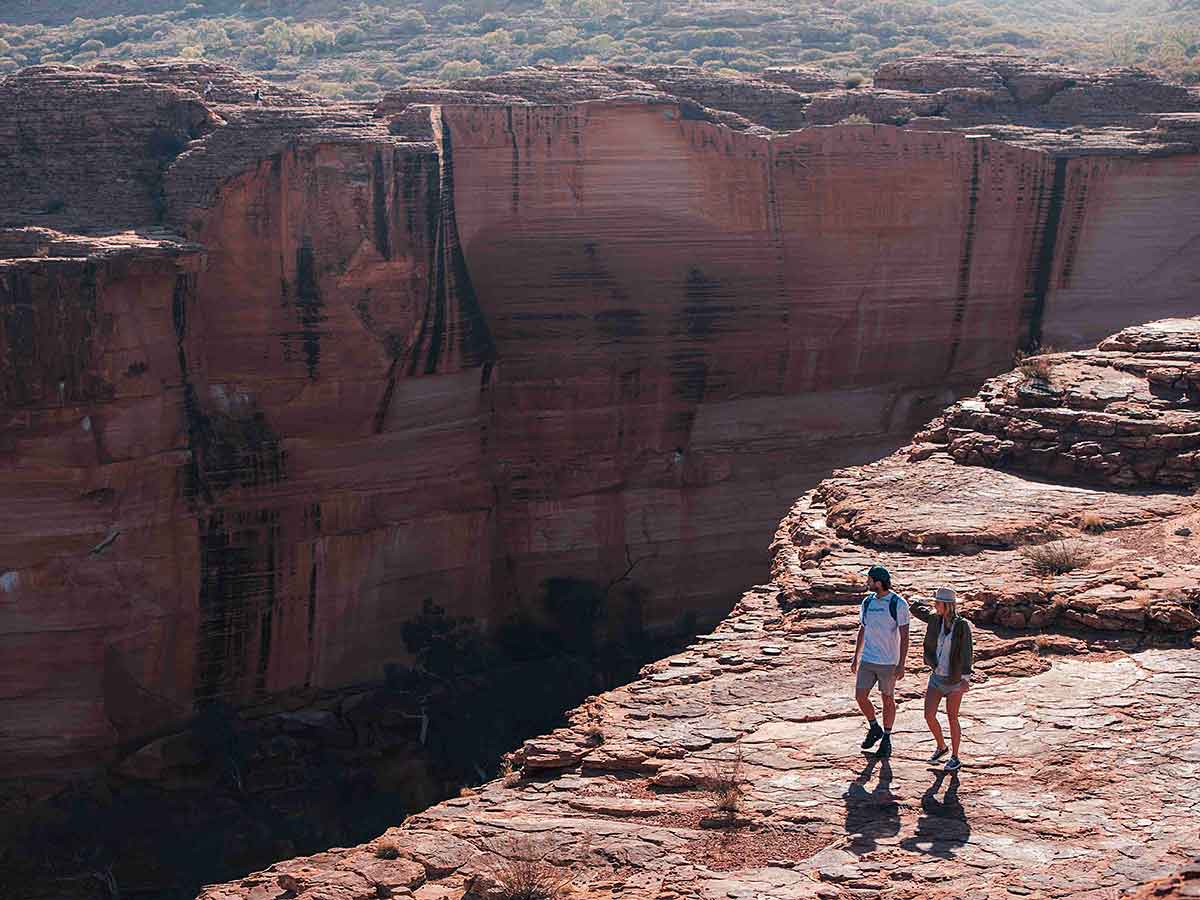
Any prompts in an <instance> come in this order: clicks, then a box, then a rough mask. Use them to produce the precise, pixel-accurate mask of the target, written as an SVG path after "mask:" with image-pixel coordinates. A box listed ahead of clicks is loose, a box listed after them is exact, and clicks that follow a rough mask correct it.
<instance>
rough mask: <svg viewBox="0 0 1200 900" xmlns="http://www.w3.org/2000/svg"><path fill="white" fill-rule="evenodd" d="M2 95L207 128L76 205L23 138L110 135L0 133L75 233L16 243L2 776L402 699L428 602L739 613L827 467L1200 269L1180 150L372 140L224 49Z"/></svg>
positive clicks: (611, 624) (2, 529)
mask: <svg viewBox="0 0 1200 900" xmlns="http://www.w3.org/2000/svg"><path fill="white" fill-rule="evenodd" d="M209 80H212V81H215V82H216V85H217V92H218V93H219V94H220V95H221V96H222V97H227V98H228V102H221V103H216V102H212V103H208V104H206V103H204V102H203V101H202V100H201V98H200V97H199V95H198V94H197V93H196V92H195V89H194V85H196V84H198V83H200V82H201V81H204V82H207V81H209ZM243 80H244V79H243ZM147 85H152V87H147ZM0 88H2V89H3V91H4V92H5V97H6V99H8V100H9V101H10V102H11V103H12V104H14V105H20V104H21V103H25V102H26V101H27V100H28V98H30V97H32V96H38V97H40V98H41V99H40V100H39V102H40V103H42V104H43V105H45V104H50V105H54V104H57V105H58V106H59V107H60V108H63V109H80V108H83V107H85V106H86V105H87V103H88V102H89V96H90V92H93V91H97V92H100V93H101V94H103V95H104V96H105V97H111V96H119V95H120V93H121V92H122V91H126V90H129V91H133V92H134V94H135V95H136V96H139V97H150V98H152V99H153V102H154V103H156V104H162V103H166V104H168V106H169V105H170V104H181V105H179V106H178V107H177V109H178V110H182V112H179V113H178V116H177V115H176V113H174V112H171V113H170V114H167V113H164V116H165V117H166V118H165V120H166V121H171V122H181V123H182V124H180V125H179V128H182V129H184V130H183V131H180V132H179V133H178V134H177V135H176V138H177V139H174V140H172V141H170V142H168V143H162V142H161V141H160V140H159V138H158V137H156V136H155V134H147V135H141V134H130V133H129V132H126V131H123V130H122V131H121V132H120V133H121V135H122V136H123V140H121V141H117V140H114V141H111V142H106V143H104V144H102V145H98V149H97V159H95V160H92V161H91V165H93V170H94V171H95V172H96V173H98V174H96V175H95V176H94V178H95V180H96V182H97V187H96V188H95V190H94V191H92V192H91V193H89V194H86V195H81V196H78V197H76V196H75V194H79V193H80V192H79V191H75V192H73V193H69V194H67V195H66V196H64V197H59V196H58V194H54V196H53V197H52V196H51V194H53V193H54V192H51V191H47V190H45V189H43V188H42V187H41V186H38V185H33V186H28V185H26V184H25V181H26V180H27V179H28V177H29V173H30V172H31V171H33V170H32V169H31V168H30V166H31V165H32V163H31V162H30V160H29V159H27V158H26V155H27V154H33V155H34V156H37V157H39V158H40V157H42V156H45V150H44V148H46V147H51V146H53V145H54V142H55V141H56V140H57V141H60V142H62V143H63V145H64V146H66V147H69V148H79V147H86V146H87V145H88V144H87V140H86V138H87V135H88V134H89V133H90V129H93V128H96V127H100V126H97V125H94V124H93V123H91V121H90V120H88V119H87V118H86V117H81V118H78V119H74V118H72V117H71V116H57V117H48V118H46V119H45V120H44V124H43V125H42V126H39V124H38V123H39V122H43V119H41V118H39V117H37V116H34V115H32V114H31V115H30V116H28V117H27V119H25V120H22V121H25V122H26V125H25V126H23V127H27V128H30V129H36V128H38V127H43V129H44V131H45V133H43V134H41V135H40V137H39V138H38V141H37V142H35V143H34V144H30V143H29V142H28V141H26V142H24V143H22V142H20V141H15V142H10V143H7V144H5V145H4V146H3V147H2V148H0V187H2V188H3V190H4V193H5V196H6V197H8V196H11V197H14V198H20V203H18V204H14V205H13V206H12V207H11V208H9V209H8V210H6V215H7V220H8V221H9V222H10V224H16V223H18V222H24V223H30V224H37V225H41V226H52V228H53V229H55V230H49V228H46V229H44V230H43V231H37V230H36V229H30V228H27V227H22V228H14V229H11V230H9V231H6V232H4V234H3V235H2V236H0V247H3V250H4V253H3V255H4V257H5V258H4V259H3V260H0V387H2V388H3V394H2V395H0V399H2V402H0V409H2V411H3V417H4V418H3V430H2V431H0V493H2V495H3V497H4V498H5V499H6V500H8V501H9V502H8V503H5V504H3V505H2V506H0V613H2V615H0V658H3V659H4V660H5V662H4V664H3V666H4V673H5V674H6V676H7V677H6V679H5V687H4V688H3V690H2V691H0V722H2V723H3V724H2V725H0V751H2V753H3V758H4V760H5V762H4V771H5V772H7V773H41V774H44V775H47V776H53V777H56V778H57V777H62V776H64V775H67V774H81V773H86V772H88V771H92V770H94V769H95V768H96V767H97V766H98V765H100V764H104V763H109V762H113V761H115V760H116V759H119V758H121V757H122V756H124V755H125V754H126V753H127V752H129V751H131V750H134V749H136V748H137V747H138V746H139V745H140V744H141V743H143V742H144V741H146V740H147V739H149V738H151V737H154V736H156V735H159V734H161V733H164V732H167V731H170V730H171V729H173V728H178V727H180V725H181V724H182V723H183V722H185V721H186V720H187V719H188V717H189V716H190V715H191V714H192V712H193V711H194V709H196V708H197V705H198V704H201V705H202V704H204V703H206V702H208V701H213V700H221V701H228V702H230V703H232V704H234V705H235V706H242V707H245V706H248V705H252V704H264V703H266V702H267V701H279V702H281V703H287V704H289V705H290V706H298V705H303V704H304V703H306V702H308V701H309V700H311V698H312V697H314V696H315V695H316V694H318V693H319V692H322V691H331V690H340V689H344V688H347V687H348V686H352V685H359V684H363V683H370V682H379V681H381V680H382V679H383V678H384V676H385V672H387V671H388V670H389V669H391V670H394V669H397V668H399V669H403V668H404V667H407V666H410V665H412V663H413V656H412V653H411V652H410V648H409V646H408V644H407V643H406V633H405V625H406V624H407V623H411V622H412V621H413V620H414V619H415V618H416V617H418V616H419V615H421V614H422V612H423V611H424V610H426V609H427V601H428V602H432V603H433V604H436V605H437V606H439V607H442V608H444V609H445V610H447V611H448V612H449V613H450V614H452V615H454V616H459V617H467V618H469V619H470V620H472V621H473V622H474V623H476V624H477V625H479V626H480V627H482V628H483V629H484V630H485V631H486V630H494V629H495V628H496V627H497V626H499V625H501V624H503V623H505V622H506V621H508V620H509V619H510V618H511V617H512V616H513V615H515V614H518V613H525V614H528V615H530V616H532V617H535V618H536V617H544V616H545V615H546V607H547V605H550V606H553V604H554V603H555V602H558V601H559V600H561V598H560V597H556V596H555V595H554V591H555V590H556V587H555V586H556V585H557V586H558V587H559V588H561V587H562V586H563V585H568V586H569V585H571V584H580V583H582V584H586V585H590V586H591V588H590V589H591V590H592V591H593V594H594V595H595V596H597V597H599V598H600V599H601V601H602V605H603V610H602V615H600V617H599V619H598V622H597V625H596V627H597V628H598V629H599V630H600V631H603V632H604V633H605V634H606V635H608V636H609V637H612V638H614V639H617V640H621V639H622V636H623V635H627V634H630V633H633V632H640V631H643V630H649V631H655V630H669V629H671V628H682V627H687V626H686V620H687V619H689V617H690V618H695V617H699V618H700V619H703V620H709V621H712V620H715V619H716V618H717V617H718V616H719V615H721V614H722V613H723V612H724V611H725V610H727V609H728V606H729V604H730V603H731V602H732V601H733V599H734V598H735V597H736V596H737V594H738V593H739V592H740V590H741V589H742V588H743V587H744V585H745V584H747V583H751V582H754V581H755V580H758V578H759V576H760V573H761V572H762V571H764V566H765V563H766V559H767V557H766V551H765V545H766V543H767V540H768V538H769V533H770V529H771V526H770V525H769V524H768V523H773V522H775V521H777V520H778V517H779V514H780V511H781V510H782V509H784V508H786V506H787V505H788V504H789V503H790V502H791V500H792V498H794V497H795V496H796V495H798V494H799V493H801V492H802V491H803V490H805V489H807V488H808V487H810V486H811V485H813V484H814V483H815V482H816V481H817V480H818V479H819V478H820V477H822V476H823V475H824V474H825V473H827V472H828V471H829V470H830V469H831V468H833V467H834V466H835V465H844V464H848V463H853V462H858V461H865V460H868V459H871V458H876V457H878V456H879V455H881V454H882V453H884V452H887V451H888V450H889V449H891V448H894V447H896V446H898V445H900V444H902V443H903V442H904V441H905V440H906V439H907V437H908V436H909V435H911V433H912V432H913V431H914V430H915V429H916V428H917V427H919V426H920V425H921V424H923V423H924V422H926V421H927V420H928V419H930V418H931V417H932V416H933V415H934V414H935V413H936V411H937V410H939V409H941V408H942V407H943V406H944V405H945V404H946V403H947V402H949V401H951V400H953V399H954V398H955V397H956V396H959V395H961V394H962V393H964V392H966V391H967V390H968V389H970V388H971V387H972V386H974V385H977V384H978V383H979V382H981V381H982V380H983V379H984V378H985V377H987V376H988V375H989V374H992V373H994V372H997V371H1000V370H1003V369H1006V368H1007V367H1008V366H1009V364H1010V362H1011V359H1012V356H1013V353H1014V352H1015V351H1016V350H1017V349H1018V348H1021V347H1027V346H1032V345H1036V344H1038V343H1039V342H1041V340H1042V339H1043V337H1045V338H1047V339H1051V340H1054V341H1056V342H1061V343H1064V344H1076V343H1078V342H1080V341H1083V340H1085V339H1090V338H1091V337H1092V336H1094V334H1095V333H1096V332H1097V330H1100V331H1110V330H1113V329H1112V327H1111V326H1112V324H1113V323H1118V324H1120V323H1125V322H1127V321H1131V320H1134V319H1144V318H1149V317H1151V316H1152V315H1169V314H1174V313H1178V312H1180V311H1182V310H1183V308H1184V307H1186V306H1187V304H1188V303H1189V298H1190V297H1194V296H1195V288H1196V287H1197V284H1198V283H1200V261H1198V255H1197V254H1195V253H1192V252H1189V247H1192V246H1194V244H1195V241H1197V240H1200V202H1198V201H1197V200H1196V198H1197V197H1200V192H1197V191H1196V190H1194V187H1195V186H1196V180H1197V178H1198V177H1200V176H1198V170H1200V166H1198V161H1200V157H1198V156H1197V153H1196V151H1195V148H1194V147H1190V148H1189V147H1182V149H1181V145H1180V144H1179V143H1178V142H1176V143H1173V144H1171V145H1169V146H1167V145H1162V146H1159V145H1154V144H1152V143H1151V144H1143V145H1138V146H1137V147H1135V148H1134V149H1130V147H1131V146H1132V145H1130V144H1128V143H1121V144H1118V145H1116V146H1117V149H1114V150H1112V151H1111V152H1110V153H1109V154H1108V155H1105V154H1104V152H1103V148H1102V147H1101V148H1099V149H1097V146H1096V144H1095V143H1089V144H1088V153H1089V154H1091V155H1081V154H1075V155H1073V156H1072V155H1070V154H1064V153H1062V152H1059V151H1057V150H1054V151H1051V150H1047V149H1046V147H1045V146H1043V145H1042V144H1039V140H1037V139H1033V138H1027V139H1026V140H1024V141H1002V140H998V139H995V138H993V137H987V136H972V135H970V134H964V133H960V132H956V131H937V132H933V131H922V130H918V129H901V128H897V127H892V126H886V125H867V126H862V125H845V126H836V127H821V128H809V129H806V130H803V131H798V132H791V133H788V134H780V135H769V134H764V133H762V132H761V130H753V129H751V130H745V131H736V130H733V129H730V128H727V127H724V126H723V125H721V124H717V120H718V119H719V118H720V117H719V116H710V115H708V114H707V113H705V112H704V110H702V109H700V110H699V111H698V108H697V107H696V105H695V103H694V102H691V103H683V104H681V103H680V102H675V101H672V100H671V99H670V98H664V97H662V96H650V97H647V96H638V97H631V96H627V95H617V96H614V97H610V98H608V99H602V100H598V101H594V102H577V103H567V104H555V103H542V104H531V103H528V102H524V101H516V100H513V101H506V102H504V103H482V104H481V103H459V104H457V105H439V104H437V103H434V104H433V105H432V106H412V105H410V104H409V105H405V106H404V107H403V108H402V109H397V110H394V111H393V113H394V114H393V113H389V114H388V115H381V116H376V117H373V116H372V115H371V114H370V111H368V110H365V109H363V108H361V107H355V106H337V105H330V104H321V103H319V102H316V101H313V102H311V103H304V104H298V103H296V102H295V98H291V97H285V96H282V95H281V96H279V97H275V96H274V95H264V96H265V97H266V99H265V101H264V104H263V105H262V106H259V105H257V104H255V103H254V102H253V101H252V100H247V99H246V98H247V97H252V96H253V92H250V91H247V90H246V89H245V86H244V84H243V83H242V81H239V80H238V76H236V74H234V73H230V72H227V71H216V70H213V71H201V70H200V68H197V66H196V65H191V66H182V65H181V66H178V67H171V66H156V67H146V68H145V70H144V71H143V70H140V69H138V68H137V67H128V68H125V69H119V70H112V71H106V72H95V73H76V72H71V71H68V70H60V69H40V70H37V71H31V72H28V73H22V74H20V75H18V76H13V77H11V78H9V79H6V80H5V81H4V82H3V83H2V84H0ZM512 89H513V90H518V89H519V84H517V85H515V86H513V87H512ZM424 99H426V100H431V99H435V98H434V97H426V98H424ZM105 102H108V101H105ZM139 102H141V101H139ZM156 108H158V107H156ZM170 109H176V107H170ZM168 111H169V110H168ZM179 116H182V119H180V118H179ZM72 129H76V131H72ZM172 133H173V134H174V132H172ZM145 147H151V148H152V149H154V151H155V153H153V154H151V155H150V156H149V157H147V159H148V160H149V162H146V163H145V165H144V166H143V168H144V170H145V172H144V175H143V176H142V180H141V181H140V182H139V185H140V186H139V187H138V188H137V190H136V191H135V192H134V194H133V195H132V196H131V199H130V201H129V203H127V204H125V205H114V206H112V207H111V210H112V215H111V218H112V221H106V218H108V215H107V213H106V210H108V209H109V207H108V206H107V205H106V202H105V200H104V198H105V197H106V196H108V193H106V192H112V191H117V192H118V193H119V179H120V178H121V171H122V170H121V168H120V165H119V161H120V159H121V158H124V157H127V156H131V155H133V157H134V158H136V159H138V160H141V159H142V157H141V156H136V154H135V151H138V152H140V150H139V148H143V149H144V148H145ZM71 152H72V153H74V152H76V150H74V149H72V150H71ZM138 165H139V166H142V165H143V164H142V163H141V162H139V163H138ZM60 168H61V167H60ZM44 170H45V172H46V173H48V174H46V176H45V177H46V178H49V179H57V178H58V177H59V176H58V175H57V174H55V173H56V172H58V169H55V168H53V167H49V168H45V169H44ZM93 170H89V171H93ZM139 171H141V169H139ZM114 185H117V186H116V187H114ZM143 189H144V190H143ZM48 197H50V199H51V200H55V201H61V202H54V203H52V204H50V203H48V201H47V198H48ZM26 200H27V201H28V202H26ZM139 217H140V218H141V219H143V220H144V221H141V222H138V221H134V220H137V219H138V218H139ZM118 226H119V227H118ZM135 226H136V231H129V230H125V229H128V228H133V227H135ZM1118 276H1119V277H1120V278H1123V279H1125V280H1124V281H1123V282H1118V281H1116V280H1115V279H1117V278H1118ZM1135 279H1136V290H1135V291H1134V292H1133V293H1132V295H1131V293H1130V290H1129V288H1128V287H1127V286H1128V285H1130V284H1131V283H1132V282H1133V281H1134V280H1135ZM1122 285H1125V287H1123V286H1122Z"/></svg>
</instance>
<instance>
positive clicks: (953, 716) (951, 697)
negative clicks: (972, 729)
mask: <svg viewBox="0 0 1200 900" xmlns="http://www.w3.org/2000/svg"><path fill="white" fill-rule="evenodd" d="M964 693H966V692H965V691H956V692H955V693H953V694H948V695H947V696H946V718H947V719H949V720H950V752H951V754H952V755H953V756H955V757H957V756H958V747H959V745H960V744H961V743H962V726H961V725H959V723H958V708H959V707H960V706H962V699H963V694H964Z"/></svg>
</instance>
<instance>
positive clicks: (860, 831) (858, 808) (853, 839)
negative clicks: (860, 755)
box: [842, 757, 900, 856]
mask: <svg viewBox="0 0 1200 900" xmlns="http://www.w3.org/2000/svg"><path fill="white" fill-rule="evenodd" d="M877 764H878V765H879V782H878V783H877V784H876V785H875V788H874V790H871V791H868V790H867V788H866V784H867V782H868V781H870V780H871V773H872V772H873V771H874V770H875V766H876V765H877ZM842 800H843V801H844V802H845V804H846V834H847V835H849V837H850V845H849V850H850V852H852V853H854V854H856V855H858V856H862V855H864V854H866V853H870V852H871V851H872V850H874V849H875V848H876V846H877V845H878V842H879V839H880V838H889V837H895V836H896V835H897V834H899V833H900V804H899V803H897V802H896V798H895V797H894V796H893V795H892V766H891V763H889V762H888V761H887V760H886V759H885V760H882V761H880V760H879V759H878V758H876V757H872V758H871V759H870V761H869V762H868V763H867V765H866V768H864V769H863V770H862V771H861V772H860V773H859V774H858V777H857V778H855V779H854V780H853V781H852V782H850V785H849V786H848V787H847V788H846V793H845V794H843V795H842Z"/></svg>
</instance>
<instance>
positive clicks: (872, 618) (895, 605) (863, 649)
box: [850, 566, 909, 759]
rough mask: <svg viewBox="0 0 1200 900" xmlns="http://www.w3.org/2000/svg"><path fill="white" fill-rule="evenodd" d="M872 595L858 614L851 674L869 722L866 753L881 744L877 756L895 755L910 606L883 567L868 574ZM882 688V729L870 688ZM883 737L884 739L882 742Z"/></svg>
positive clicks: (859, 706) (866, 598) (856, 692)
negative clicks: (894, 737) (894, 732)
mask: <svg viewBox="0 0 1200 900" xmlns="http://www.w3.org/2000/svg"><path fill="white" fill-rule="evenodd" d="M867 581H868V582H869V583H870V587H871V593H869V594H867V596H866V597H864V598H863V602H862V608H861V609H860V610H859V615H858V623H859V624H858V640H857V642H856V643H855V645H854V659H853V660H852V661H851V663H850V671H851V672H852V673H854V675H855V676H856V677H855V680H854V699H855V700H857V701H858V708H859V709H861V710H862V714H863V715H864V716H865V717H866V719H867V721H868V722H869V723H870V728H869V729H868V730H867V736H866V738H864V739H863V742H862V747H863V749H864V750H867V749H870V748H871V747H873V746H874V745H875V742H876V741H879V750H878V751H876V755H877V756H878V757H879V758H880V759H886V758H887V757H889V756H891V754H892V726H893V725H894V724H895V723H896V682H897V681H899V680H900V679H901V678H903V677H904V663H905V660H906V659H907V658H908V621H909V616H908V603H906V602H905V600H904V598H903V597H901V596H900V595H899V594H897V593H896V592H894V591H893V590H892V575H891V573H890V572H888V570H887V569H885V568H884V567H883V566H872V567H871V569H870V571H869V572H867ZM877 683H878V685H879V693H880V695H881V696H882V697H883V728H880V727H879V722H878V720H877V719H876V718H875V707H874V706H873V705H872V704H871V688H873V687H874V686H875V685H876V684H877ZM881 738H882V740H880V739H881Z"/></svg>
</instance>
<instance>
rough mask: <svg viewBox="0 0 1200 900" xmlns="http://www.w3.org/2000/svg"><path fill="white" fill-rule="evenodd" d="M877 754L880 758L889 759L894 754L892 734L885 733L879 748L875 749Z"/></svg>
mask: <svg viewBox="0 0 1200 900" xmlns="http://www.w3.org/2000/svg"><path fill="white" fill-rule="evenodd" d="M875 755H876V756H878V757H879V758H880V759H887V758H888V757H889V756H891V755H892V736H891V735H890V734H885V735H884V736H883V740H882V741H880V742H879V749H878V750H876V751H875Z"/></svg>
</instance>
